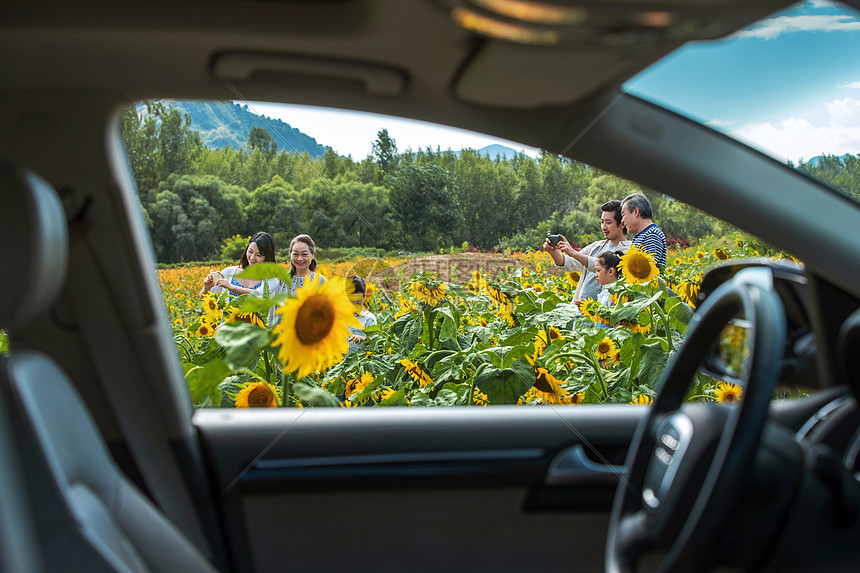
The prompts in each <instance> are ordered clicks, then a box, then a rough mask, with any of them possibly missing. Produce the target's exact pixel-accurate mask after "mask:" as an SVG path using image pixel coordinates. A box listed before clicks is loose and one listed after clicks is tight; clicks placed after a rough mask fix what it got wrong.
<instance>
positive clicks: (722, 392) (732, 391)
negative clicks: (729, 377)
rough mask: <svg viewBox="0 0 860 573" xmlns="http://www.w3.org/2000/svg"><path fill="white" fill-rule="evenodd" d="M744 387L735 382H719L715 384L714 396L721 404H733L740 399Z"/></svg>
mask: <svg viewBox="0 0 860 573" xmlns="http://www.w3.org/2000/svg"><path fill="white" fill-rule="evenodd" d="M743 393H744V389H743V388H741V387H740V386H738V385H737V384H728V383H726V382H720V383H719V384H717V393H716V398H717V402H720V403H721V404H734V403H735V402H738V401H739V400H740V399H741V396H742V395H743Z"/></svg>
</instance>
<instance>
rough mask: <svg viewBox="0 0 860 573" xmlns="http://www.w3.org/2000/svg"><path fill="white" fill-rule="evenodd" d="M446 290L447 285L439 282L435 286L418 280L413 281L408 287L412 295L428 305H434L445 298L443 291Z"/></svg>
mask: <svg viewBox="0 0 860 573" xmlns="http://www.w3.org/2000/svg"><path fill="white" fill-rule="evenodd" d="M446 290H448V285H446V284H445V283H439V284H438V285H436V286H428V285H425V284H422V283H419V282H414V283H412V285H410V287H409V292H410V293H412V296H414V297H415V298H417V299H418V300H420V301H421V302H423V303H424V304H427V305H429V306H436V305H438V304H439V301H440V300H442V299H443V298H445V291H446Z"/></svg>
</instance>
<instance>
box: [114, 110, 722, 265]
mask: <svg viewBox="0 0 860 573" xmlns="http://www.w3.org/2000/svg"><path fill="white" fill-rule="evenodd" d="M121 129H122V138H123V141H124V143H125V146H126V151H127V154H128V160H129V164H130V167H131V170H132V172H133V174H134V179H135V183H136V185H137V189H138V193H139V197H140V202H141V205H142V207H143V212H144V217H145V219H146V223H147V225H148V227H149V231H150V234H151V236H152V241H153V244H154V247H155V251H156V256H157V259H158V261H159V262H161V263H177V262H183V261H192V260H205V259H211V258H218V257H219V256H220V255H221V249H222V247H223V246H224V245H225V244H228V243H230V239H231V238H234V237H235V236H236V235H240V236H250V235H252V234H253V233H255V232H257V231H266V232H269V233H271V234H272V235H273V236H274V237H275V240H276V243H277V245H278V246H279V247H285V246H286V245H287V244H288V242H289V240H290V238H291V237H293V236H295V235H297V234H299V233H308V234H310V235H311V236H312V237H313V238H314V240H315V241H316V242H317V244H318V245H319V246H321V247H329V248H334V247H337V248H342V247H367V248H376V249H384V250H386V251H395V252H396V251H410V252H426V251H434V252H435V251H438V250H440V249H449V248H451V247H460V246H462V245H465V244H469V245H473V246H474V247H476V248H478V249H482V250H484V249H504V248H510V249H519V250H522V249H529V248H532V249H536V248H539V247H540V246H541V245H542V243H543V237H545V236H546V234H547V232H553V233H562V234H564V235H565V236H567V237H568V239H569V240H571V241H572V242H589V241H593V240H596V239H597V238H599V237H600V236H602V235H600V229H599V218H600V210H599V209H600V205H601V204H602V203H604V202H605V201H608V200H610V199H621V198H623V197H624V196H626V195H628V194H630V193H633V192H644V193H645V194H646V195H648V197H649V198H650V200H651V202H652V205H653V206H654V210H655V222H656V223H657V224H659V225H660V226H661V228H662V229H663V230H664V232H665V233H666V236H667V237H672V238H677V239H685V240H692V239H694V238H698V237H702V236H705V235H708V234H715V235H720V234H724V233H726V232H730V231H731V230H733V229H732V228H730V227H729V226H728V225H726V224H725V223H723V222H721V221H719V220H717V219H714V218H712V217H710V216H707V215H705V214H704V213H702V212H700V211H697V210H695V209H693V208H692V207H690V206H688V205H685V204H683V203H681V202H679V201H675V200H673V199H671V198H669V197H666V196H663V195H661V194H659V193H655V192H651V191H650V190H647V189H642V188H641V187H639V186H638V185H635V184H633V183H631V182H629V181H626V180H623V179H620V178H618V177H615V176H612V175H609V174H607V173H605V172H603V171H600V170H598V169H594V168H592V167H590V166H588V165H585V164H583V163H579V162H576V161H571V160H569V159H566V158H563V157H559V156H556V155H553V154H551V153H546V152H543V153H541V154H540V156H539V157H537V158H531V157H529V156H526V155H524V154H519V155H517V156H516V157H515V158H513V159H505V158H502V157H496V158H490V157H486V156H484V155H481V154H479V153H478V152H477V151H475V150H471V149H465V150H463V151H462V152H460V153H454V152H452V151H442V150H439V149H436V150H433V149H430V148H427V149H422V150H418V151H413V150H411V149H409V150H406V151H403V152H400V151H398V149H397V145H396V142H395V140H394V139H393V138H391V137H390V135H389V134H388V132H387V130H385V129H383V130H381V131H380V132H379V133H378V134H377V139H376V141H375V142H373V147H372V149H373V151H372V153H371V155H369V156H368V157H366V158H365V159H363V160H361V161H355V160H353V159H352V158H351V157H342V156H339V155H337V154H336V153H335V152H334V151H333V150H332V149H331V148H328V149H327V150H326V152H325V154H324V155H323V156H322V157H318V158H316V159H314V158H311V157H310V156H309V155H308V154H307V153H303V154H294V153H286V152H285V151H283V150H280V151H279V150H278V144H277V141H275V140H274V139H273V138H272V136H271V135H270V133H269V132H268V131H267V130H265V129H262V128H256V127H255V128H253V129H252V130H251V132H250V133H249V135H248V145H247V149H233V148H232V147H227V148H223V149H210V148H207V147H206V146H205V145H204V144H203V142H202V140H201V138H200V137H199V135H198V134H197V133H196V132H195V131H194V130H193V129H192V128H191V117H190V116H189V115H183V114H181V113H180V112H179V111H177V110H176V109H174V108H171V107H169V106H166V105H164V104H162V103H156V102H146V104H145V108H144V109H142V110H141V112H140V113H139V112H138V110H137V108H136V107H135V106H131V107H129V108H128V109H127V110H126V111H125V113H124V115H123V118H122V127H121Z"/></svg>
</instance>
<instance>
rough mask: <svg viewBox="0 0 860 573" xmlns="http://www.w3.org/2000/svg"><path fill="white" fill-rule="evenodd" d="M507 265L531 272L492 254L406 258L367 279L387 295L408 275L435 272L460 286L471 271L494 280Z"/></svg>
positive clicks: (519, 261)
mask: <svg viewBox="0 0 860 573" xmlns="http://www.w3.org/2000/svg"><path fill="white" fill-rule="evenodd" d="M508 266H509V267H510V268H511V269H515V268H517V267H524V268H528V269H529V270H534V267H533V266H532V265H531V264H529V263H527V262H526V261H524V260H522V259H517V258H514V257H506V256H504V255H501V254H496V253H461V254H459V255H430V256H429V257H420V258H417V259H409V260H407V261H405V262H403V263H402V264H400V265H397V266H396V267H389V268H387V269H385V270H383V271H381V272H378V273H376V274H374V275H372V276H371V277H370V279H369V280H370V282H372V283H374V284H376V285H378V286H380V287H382V288H383V289H385V290H386V291H389V292H390V291H394V290H399V289H400V287H401V286H402V284H401V283H403V282H406V281H408V280H409V278H410V277H411V276H412V275H414V274H415V273H419V272H422V271H429V272H431V273H436V276H438V277H439V278H440V279H441V280H444V281H446V282H456V283H460V284H463V283H465V282H466V281H468V280H469V278H470V277H471V276H472V271H474V270H479V271H481V272H482V273H483V274H485V275H489V276H491V277H493V278H498V276H499V275H500V274H501V273H502V272H503V271H504V270H505V268H506V267H508ZM548 270H549V269H548ZM553 270H555V269H553ZM550 272H552V271H550ZM553 274H555V273H553ZM559 274H560V272H559Z"/></svg>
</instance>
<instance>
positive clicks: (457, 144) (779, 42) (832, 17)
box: [249, 0, 860, 162]
mask: <svg viewBox="0 0 860 573" xmlns="http://www.w3.org/2000/svg"><path fill="white" fill-rule="evenodd" d="M626 89H628V90H629V91H630V92H631V93H634V94H636V95H639V96H640V97H644V98H646V99H649V100H652V101H655V102H657V103H659V104H661V105H664V106H666V107H668V108H670V109H674V110H676V111H678V112H679V113H682V114H684V115H687V116H689V117H692V118H694V119H697V120H699V121H702V122H705V123H707V124H708V125H710V126H711V127H713V128H715V129H718V130H720V131H723V132H726V133H728V134H730V135H732V136H734V137H737V138H738V139H741V140H743V141H746V142H748V143H750V144H751V145H754V146H756V147H759V148H761V149H763V150H765V151H766V152H768V153H770V154H772V155H774V156H776V157H778V158H780V159H790V160H792V161H795V162H797V161H799V160H800V159H810V158H812V157H814V156H816V155H820V154H823V153H829V154H835V155H843V154H845V153H851V154H860V17H858V15H857V13H856V12H852V11H850V10H847V9H845V8H843V7H841V6H837V5H834V4H830V3H827V2H824V1H819V0H813V1H810V2H805V3H802V4H799V5H797V6H795V7H794V8H792V9H790V10H787V11H783V12H781V13H778V14H775V15H773V16H771V17H768V18H765V19H764V20H762V21H761V22H759V23H757V24H755V25H753V26H751V27H750V28H748V29H746V30H743V31H741V32H739V33H737V34H735V35H734V36H732V37H731V38H729V39H728V40H726V41H716V42H698V43H695V44H690V45H687V46H685V47H683V48H681V49H680V50H678V51H677V52H675V53H674V54H672V55H670V56H669V57H668V58H665V59H664V60H663V61H662V62H660V63H658V64H657V65H655V66H652V67H651V68H649V69H648V70H646V71H645V72H643V73H642V74H640V75H639V76H637V77H636V78H633V80H631V81H630V82H628V84H627V86H626ZM249 106H250V107H251V109H252V110H253V111H255V112H256V113H259V114H263V115H268V116H269V117H276V118H279V119H281V120H283V121H284V122H286V123H288V124H290V125H291V126H293V127H295V128H297V129H300V130H301V131H303V132H304V133H307V134H308V135H310V136H312V137H314V138H316V140H317V141H318V142H319V143H321V144H323V145H329V146H331V147H332V148H333V149H334V150H335V151H336V152H338V153H340V154H342V155H352V158H353V159H355V160H361V159H364V158H365V157H367V155H369V154H370V152H371V144H372V142H373V141H374V140H375V139H376V134H377V132H378V131H379V130H381V129H383V128H385V129H388V132H389V134H390V135H391V136H392V137H393V138H394V139H395V141H396V143H397V148H398V150H399V151H405V150H407V149H410V148H411V149H412V150H418V149H424V148H426V147H428V146H429V147H431V148H433V149H436V148H437V147H439V148H441V149H443V150H445V149H453V150H458V149H462V148H466V147H471V148H474V149H480V148H482V147H485V146H487V145H491V144H493V143H498V144H501V145H506V146H507V147H511V148H513V149H516V150H518V151H524V152H525V153H528V154H529V155H532V156H536V155H537V153H538V151H537V150H536V149H533V148H526V147H524V146H522V145H520V144H517V143H513V142H510V141H504V140H499V139H496V138H493V137H489V136H485V135H482V134H477V133H474V132H467V131H460V130H454V129H450V128H445V127H441V126H434V125H432V124H427V123H423V122H417V121H410V120H404V119H399V118H392V117H386V116H379V115H372V114H361V113H356V112H347V111H333V110H325V109H322V108H314V107H308V106H288V105H280V104H266V103H259V102H249Z"/></svg>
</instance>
